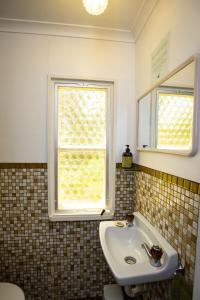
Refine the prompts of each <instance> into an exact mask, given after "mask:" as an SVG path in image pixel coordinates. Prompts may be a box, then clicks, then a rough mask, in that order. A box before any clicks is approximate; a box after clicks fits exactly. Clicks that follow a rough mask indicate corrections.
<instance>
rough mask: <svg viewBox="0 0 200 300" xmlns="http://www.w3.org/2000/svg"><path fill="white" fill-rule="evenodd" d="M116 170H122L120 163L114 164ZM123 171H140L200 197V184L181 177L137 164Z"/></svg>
mask: <svg viewBox="0 0 200 300" xmlns="http://www.w3.org/2000/svg"><path fill="white" fill-rule="evenodd" d="M116 167H117V168H120V169H121V168H122V164H121V163H117V164H116ZM124 171H125V172H126V171H129V172H130V171H142V172H144V173H146V174H149V175H151V176H154V177H156V178H158V179H162V180H164V181H167V182H168V183H171V184H175V185H177V186H179V187H181V188H184V189H186V190H188V191H190V192H192V193H194V194H199V195H200V183H198V182H194V181H191V180H188V179H185V178H182V177H178V176H175V175H171V174H168V173H165V172H162V171H158V170H155V169H151V168H148V167H145V166H142V165H138V164H133V166H132V168H130V169H124Z"/></svg>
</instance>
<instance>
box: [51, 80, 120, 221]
mask: <svg viewBox="0 0 200 300" xmlns="http://www.w3.org/2000/svg"><path fill="white" fill-rule="evenodd" d="M59 84H61V85H64V84H67V85H69V84H70V85H74V86H79V87H81V86H83V87H86V86H88V87H96V88H106V89H107V90H108V103H107V113H106V115H107V116H106V121H107V132H106V136H107V137H106V138H107V140H106V144H107V147H106V148H107V154H106V166H107V167H106V169H107V176H106V178H107V180H106V207H105V212H104V213H103V214H102V215H101V212H102V209H93V210H92V209H84V210H65V211H63V210H62V211H59V210H57V209H56V201H57V199H56V194H57V192H56V190H57V183H56V181H57V178H56V177H57V109H56V107H57V105H56V97H55V96H56V93H55V91H56V87H57V86H58V85H59ZM115 110H116V105H114V81H106V80H87V79H71V78H69V77H67V78H63V77H58V76H49V78H48V212H49V218H50V220H51V221H78V220H80V221H81V220H104V219H111V218H112V217H113V214H114V209H115V123H116V122H115V115H116V114H115Z"/></svg>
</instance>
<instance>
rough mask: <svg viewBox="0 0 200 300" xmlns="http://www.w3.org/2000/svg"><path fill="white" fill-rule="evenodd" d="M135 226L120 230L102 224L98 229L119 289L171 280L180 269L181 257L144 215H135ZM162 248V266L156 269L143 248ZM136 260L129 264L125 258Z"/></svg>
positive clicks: (110, 223)
mask: <svg viewBox="0 0 200 300" xmlns="http://www.w3.org/2000/svg"><path fill="white" fill-rule="evenodd" d="M134 216H135V218H134V225H133V226H132V227H127V226H126V222H125V221H123V224H124V227H117V226H116V221H102V222H101V223H100V227H99V234H100V242H101V247H102V249H103V253H104V256H105V258H106V261H107V263H108V265H109V267H110V269H111V271H112V273H113V275H114V277H115V279H116V281H117V282H118V284H120V285H131V284H142V283H146V282H153V281H160V280H164V279H168V278H170V277H171V276H172V275H173V274H174V272H175V271H176V269H177V266H178V255H177V252H176V250H174V248H172V246H171V245H170V244H169V243H168V242H167V241H166V240H165V239H164V238H163V237H162V236H161V235H160V233H159V232H158V231H157V230H156V229H155V228H154V227H153V226H152V225H151V224H150V223H149V222H148V221H147V220H146V219H145V218H144V217H143V215H141V214H140V213H139V212H136V213H134ZM144 242H145V243H146V244H148V245H149V246H150V247H151V246H152V245H153V244H154V245H159V246H160V247H161V248H162V250H163V255H162V258H161V266H160V267H155V266H152V265H151V263H150V259H149V257H148V255H147V253H146V251H145V249H144V248H143V247H142V244H143V243H144ZM128 256H130V257H133V258H134V259H136V262H135V263H134V264H128V263H127V262H126V261H125V257H128Z"/></svg>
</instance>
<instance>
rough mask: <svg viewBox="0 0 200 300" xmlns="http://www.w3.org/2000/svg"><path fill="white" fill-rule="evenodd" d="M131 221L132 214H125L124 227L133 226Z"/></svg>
mask: <svg viewBox="0 0 200 300" xmlns="http://www.w3.org/2000/svg"><path fill="white" fill-rule="evenodd" d="M133 220H134V215H133V214H127V215H126V225H127V227H132V226H133Z"/></svg>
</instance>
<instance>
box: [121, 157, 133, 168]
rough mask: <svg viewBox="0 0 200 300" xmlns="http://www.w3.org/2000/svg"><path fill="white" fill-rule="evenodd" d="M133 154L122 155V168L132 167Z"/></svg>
mask: <svg viewBox="0 0 200 300" xmlns="http://www.w3.org/2000/svg"><path fill="white" fill-rule="evenodd" d="M132 161H133V160H132V156H123V157H122V168H131V167H132Z"/></svg>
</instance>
